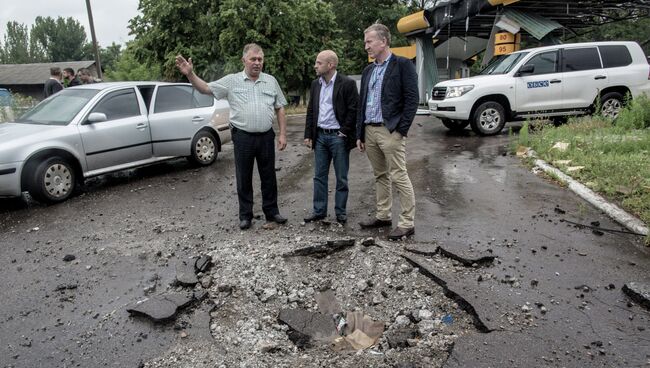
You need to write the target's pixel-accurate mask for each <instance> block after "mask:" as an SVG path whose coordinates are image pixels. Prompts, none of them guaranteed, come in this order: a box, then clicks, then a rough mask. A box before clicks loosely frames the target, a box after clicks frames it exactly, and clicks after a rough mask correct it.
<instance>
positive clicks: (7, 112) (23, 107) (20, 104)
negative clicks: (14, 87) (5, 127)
mask: <svg viewBox="0 0 650 368" xmlns="http://www.w3.org/2000/svg"><path fill="white" fill-rule="evenodd" d="M36 103H37V101H36V100H35V99H33V98H32V97H29V96H23V95H21V94H18V93H14V94H13V95H12V96H11V100H10V102H8V103H5V100H0V124H2V123H6V122H8V121H12V120H14V119H15V118H17V117H19V116H20V115H22V114H23V113H24V112H25V111H27V110H28V109H30V108H32V107H33V106H34V105H36Z"/></svg>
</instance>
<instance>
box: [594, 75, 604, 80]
mask: <svg viewBox="0 0 650 368" xmlns="http://www.w3.org/2000/svg"><path fill="white" fill-rule="evenodd" d="M594 79H595V80H599V79H607V76H605V75H597V76H595V77H594Z"/></svg>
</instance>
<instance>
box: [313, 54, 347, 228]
mask: <svg viewBox="0 0 650 368" xmlns="http://www.w3.org/2000/svg"><path fill="white" fill-rule="evenodd" d="M338 62H339V58H338V56H337V55H336V53H334V51H331V50H325V51H322V52H321V53H319V54H318V56H317V57H316V63H315V64H314V69H315V70H316V75H317V76H318V79H315V80H313V81H312V82H311V90H310V93H309V102H308V103H307V117H306V119H305V145H306V146H307V147H309V148H311V149H313V150H314V152H315V155H314V161H315V162H314V197H313V204H314V211H313V212H312V213H311V215H309V216H308V217H305V219H304V220H305V222H312V221H318V220H322V219H324V218H325V217H326V216H327V193H328V190H327V182H328V175H329V170H330V164H331V163H333V164H334V174H335V175H336V194H335V195H334V212H335V213H336V221H337V222H338V223H340V224H345V223H346V222H347V220H348V215H347V211H346V206H347V201H348V192H349V189H348V170H349V168H350V150H351V149H352V148H354V147H355V145H356V119H357V102H358V99H359V93H358V92H357V85H356V83H355V82H354V80H352V79H350V78H349V77H347V76H345V75H343V74H340V73H338V72H337V70H336V67H337V65H338Z"/></svg>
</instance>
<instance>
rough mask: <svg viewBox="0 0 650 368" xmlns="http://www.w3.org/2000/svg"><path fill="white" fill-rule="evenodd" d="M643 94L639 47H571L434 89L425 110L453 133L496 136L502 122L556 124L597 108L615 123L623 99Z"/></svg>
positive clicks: (532, 54) (513, 60)
mask: <svg viewBox="0 0 650 368" xmlns="http://www.w3.org/2000/svg"><path fill="white" fill-rule="evenodd" d="M642 93H646V94H648V95H650V65H648V61H647V60H646V56H645V55H644V53H643V50H642V49H641V47H640V46H639V45H638V44H637V43H635V42H590V43H575V44H566V45H554V46H545V47H538V48H533V49H528V50H522V51H518V52H515V53H512V54H509V55H504V56H501V57H498V58H496V59H494V60H493V61H492V62H491V63H490V64H489V65H488V66H487V67H486V68H485V69H484V70H483V71H482V72H481V74H480V75H477V76H474V77H471V78H464V79H456V80H449V81H445V82H441V83H438V84H436V85H435V86H434V87H433V90H432V92H431V99H430V100H429V110H430V111H431V115H433V116H435V117H438V118H440V119H441V120H442V123H443V124H444V125H445V126H446V127H447V128H448V129H450V130H462V129H464V128H465V127H467V125H471V127H472V130H474V131H475V132H476V133H477V134H480V135H494V134H497V133H499V132H500V131H501V129H503V126H504V125H505V123H506V121H515V120H524V119H527V118H538V117H544V118H550V119H553V120H556V121H557V120H560V121H561V120H566V118H567V117H568V116H575V115H582V114H588V113H592V112H594V111H595V108H596V106H601V107H602V113H603V114H604V115H605V116H609V117H612V118H614V117H616V115H618V113H619V111H620V109H621V107H622V106H623V104H624V103H625V101H626V96H629V97H631V98H636V97H637V96H639V95H640V94H642Z"/></svg>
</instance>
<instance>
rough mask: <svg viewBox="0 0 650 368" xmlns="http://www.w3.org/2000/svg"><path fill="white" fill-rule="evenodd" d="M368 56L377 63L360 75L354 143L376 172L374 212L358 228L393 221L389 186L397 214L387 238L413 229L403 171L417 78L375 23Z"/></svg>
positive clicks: (410, 197)
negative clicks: (394, 191) (398, 209)
mask: <svg viewBox="0 0 650 368" xmlns="http://www.w3.org/2000/svg"><path fill="white" fill-rule="evenodd" d="M364 44H365V49H366V51H367V52H368V56H369V57H371V58H373V59H375V61H374V62H373V63H372V64H370V65H368V66H367V67H366V68H365V69H364V70H363V73H362V75H361V93H360V96H361V97H360V100H359V101H360V102H359V109H358V111H357V146H358V147H359V150H360V151H361V152H364V151H365V152H366V153H367V155H368V160H369V161H370V165H371V166H372V170H373V172H374V176H375V190H376V214H375V217H374V218H372V219H369V220H368V221H363V222H360V223H359V225H360V226H361V227H362V228H376V227H388V226H391V225H392V221H391V212H392V206H393V195H392V185H393V184H395V188H396V189H397V193H398V194H399V202H400V206H401V213H400V215H399V220H398V222H397V227H396V228H395V229H393V230H392V231H391V232H390V234H389V235H388V239H390V240H397V239H401V238H402V237H407V236H411V235H413V234H414V233H415V226H414V217H415V194H414V192H413V185H412V184H411V179H410V178H409V175H408V172H407V171H406V136H407V134H408V131H409V128H411V124H412V123H413V118H414V117H415V113H416V112H417V109H418V99H419V97H418V77H417V74H416V72H415V66H413V62H411V60H409V59H407V58H404V57H401V56H397V55H395V54H393V53H391V51H390V31H389V30H388V28H387V27H386V26H385V25H383V24H378V23H376V24H373V25H371V26H370V27H368V28H366V30H365V31H364Z"/></svg>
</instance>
